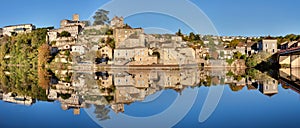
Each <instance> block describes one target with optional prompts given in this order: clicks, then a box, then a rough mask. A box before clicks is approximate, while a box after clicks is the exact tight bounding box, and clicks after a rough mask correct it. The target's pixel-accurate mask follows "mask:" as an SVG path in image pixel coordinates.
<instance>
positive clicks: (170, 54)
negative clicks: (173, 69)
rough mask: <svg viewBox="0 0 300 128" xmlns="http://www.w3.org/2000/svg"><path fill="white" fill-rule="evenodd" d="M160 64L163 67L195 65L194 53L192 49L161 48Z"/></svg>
mask: <svg viewBox="0 0 300 128" xmlns="http://www.w3.org/2000/svg"><path fill="white" fill-rule="evenodd" d="M159 53H160V63H161V64H164V65H184V64H196V57H195V55H196V53H195V50H194V49H193V48H189V47H186V48H179V47H177V48H161V49H160V50H159Z"/></svg>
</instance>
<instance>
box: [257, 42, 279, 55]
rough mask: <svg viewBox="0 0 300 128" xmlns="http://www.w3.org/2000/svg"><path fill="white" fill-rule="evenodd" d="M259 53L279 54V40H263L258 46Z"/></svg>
mask: <svg viewBox="0 0 300 128" xmlns="http://www.w3.org/2000/svg"><path fill="white" fill-rule="evenodd" d="M258 50H259V52H267V53H272V54H274V53H276V52H277V39H263V40H262V41H261V42H259V44H258Z"/></svg>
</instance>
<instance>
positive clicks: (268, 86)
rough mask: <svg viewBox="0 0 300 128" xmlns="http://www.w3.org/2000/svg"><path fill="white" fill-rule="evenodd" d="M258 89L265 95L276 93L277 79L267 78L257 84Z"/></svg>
mask: <svg viewBox="0 0 300 128" xmlns="http://www.w3.org/2000/svg"><path fill="white" fill-rule="evenodd" d="M259 91H260V92H261V93H263V94H264V95H267V96H270V97H271V96H273V95H275V94H277V93H278V81H276V80H274V79H273V80H271V79H267V80H264V81H262V82H261V84H260V85H259Z"/></svg>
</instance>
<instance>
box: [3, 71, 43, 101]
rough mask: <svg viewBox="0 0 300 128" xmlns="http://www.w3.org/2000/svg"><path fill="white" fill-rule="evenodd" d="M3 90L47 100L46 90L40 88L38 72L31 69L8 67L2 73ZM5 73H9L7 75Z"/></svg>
mask: <svg viewBox="0 0 300 128" xmlns="http://www.w3.org/2000/svg"><path fill="white" fill-rule="evenodd" d="M0 72H1V73H0V79H1V86H0V87H1V89H2V90H3V91H4V93H8V92H15V93H17V94H18V95H22V96H29V97H32V98H34V99H38V100H47V96H46V90H45V89H43V88H41V87H39V86H38V71H37V69H35V68H31V67H22V68H19V67H7V69H5V71H3V70H2V71H0ZM4 72H7V73H6V74H5V73H4Z"/></svg>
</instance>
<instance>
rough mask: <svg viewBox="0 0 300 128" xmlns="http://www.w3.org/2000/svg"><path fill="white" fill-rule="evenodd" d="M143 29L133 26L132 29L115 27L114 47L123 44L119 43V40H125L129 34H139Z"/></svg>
mask: <svg viewBox="0 0 300 128" xmlns="http://www.w3.org/2000/svg"><path fill="white" fill-rule="evenodd" d="M143 33H144V30H143V29H142V28H134V29H127V28H117V29H114V32H113V36H114V39H115V45H116V48H120V47H121V46H124V45H123V44H121V42H123V41H125V40H126V39H127V38H129V36H131V35H133V34H134V35H135V36H139V35H140V34H143Z"/></svg>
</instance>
